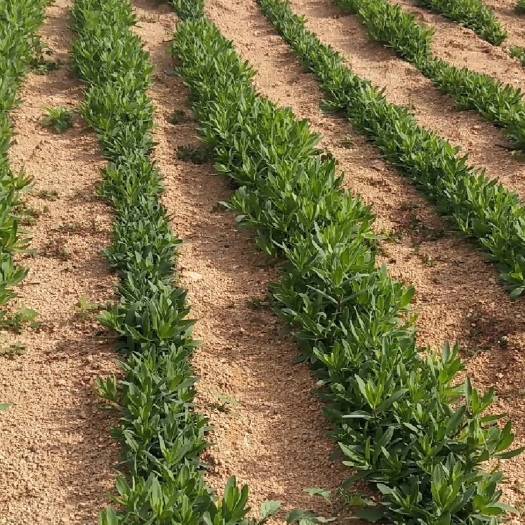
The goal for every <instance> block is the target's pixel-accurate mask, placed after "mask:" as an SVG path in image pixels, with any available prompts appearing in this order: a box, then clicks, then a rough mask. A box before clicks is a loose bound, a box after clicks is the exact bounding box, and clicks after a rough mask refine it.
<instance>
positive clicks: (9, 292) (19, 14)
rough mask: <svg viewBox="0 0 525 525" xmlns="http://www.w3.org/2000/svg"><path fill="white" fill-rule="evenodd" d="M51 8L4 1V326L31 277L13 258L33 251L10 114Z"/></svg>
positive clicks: (0, 75) (0, 235) (0, 162)
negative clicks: (13, 156) (22, 210)
mask: <svg viewBox="0 0 525 525" xmlns="http://www.w3.org/2000/svg"><path fill="white" fill-rule="evenodd" d="M46 3H47V2H46V1H45V0H0V326H2V325H4V324H9V315H8V313H7V311H6V310H5V306H6V305H7V303H8V302H9V301H10V300H11V299H12V298H13V297H14V295H15V294H14V292H13V287H14V286H15V285H17V284H19V283H20V282H21V281H22V280H23V279H24V277H25V276H26V274H27V271H26V270H25V269H24V268H22V267H21V266H20V265H19V264H18V263H17V262H15V261H14V256H15V254H16V253H19V252H22V251H24V250H25V249H26V248H27V246H28V240H27V238H26V237H25V236H24V232H23V231H22V230H21V229H20V218H19V217H18V213H17V208H19V206H20V204H21V200H20V198H21V192H22V190H24V188H27V186H28V185H29V184H30V183H31V179H30V178H29V177H27V176H26V175H24V173H23V172H22V171H20V172H18V173H15V172H13V170H12V169H11V167H10V164H9V155H8V152H9V148H10V146H11V144H12V140H13V135H14V130H13V125H12V122H11V117H10V113H11V111H12V110H13V109H14V108H15V107H16V106H17V105H18V104H19V103H20V100H19V98H18V90H19V88H20V84H21V82H22V80H23V78H24V75H25V73H26V72H27V71H28V69H29V68H30V67H31V64H32V63H33V61H34V58H35V54H36V53H37V51H38V50H39V48H40V46H39V44H40V40H39V38H38V36H37V35H36V31H37V30H38V29H39V27H40V26H41V24H42V22H43V20H44V12H45V5H46Z"/></svg>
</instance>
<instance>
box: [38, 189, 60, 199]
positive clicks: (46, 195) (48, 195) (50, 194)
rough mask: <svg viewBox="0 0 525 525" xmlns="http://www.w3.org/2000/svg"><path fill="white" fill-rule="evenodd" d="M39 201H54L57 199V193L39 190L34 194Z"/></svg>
mask: <svg viewBox="0 0 525 525" xmlns="http://www.w3.org/2000/svg"><path fill="white" fill-rule="evenodd" d="M36 196H37V197H38V198H39V199H44V200H47V201H56V200H57V199H58V192H57V191H56V190H40V191H38V192H37V193H36Z"/></svg>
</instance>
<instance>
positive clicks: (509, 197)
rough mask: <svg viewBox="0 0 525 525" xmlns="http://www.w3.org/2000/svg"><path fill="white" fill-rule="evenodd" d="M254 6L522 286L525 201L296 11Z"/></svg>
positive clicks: (336, 105)
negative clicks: (394, 98)
mask: <svg viewBox="0 0 525 525" xmlns="http://www.w3.org/2000/svg"><path fill="white" fill-rule="evenodd" d="M259 3H260V5H261V7H262V8H263V10H264V12H265V13H266V15H267V16H268V18H269V19H270V21H271V22H272V23H273V24H274V25H275V27H276V28H277V30H278V31H279V32H280V33H281V35H283V37H284V38H285V40H286V41H287V42H289V43H290V44H291V46H292V47H293V49H294V50H295V51H296V52H297V53H298V55H299V56H300V57H301V60H302V61H303V63H304V65H305V66H306V67H307V68H308V69H310V70H311V71H313V72H314V73H315V74H316V76H317V78H318V79H319V81H320V83H321V87H322V89H323V90H324V91H325V93H326V94H327V96H328V101H327V104H329V105H331V106H332V108H333V109H334V110H338V111H343V112H344V113H345V114H346V115H347V117H348V118H349V120H350V121H351V122H352V124H353V126H354V127H355V128H356V129H358V130H361V131H362V132H363V133H364V134H365V135H366V136H367V137H368V139H369V140H370V141H371V142H373V143H374V144H375V145H376V146H377V147H378V148H379V150H380V151H381V153H382V154H383V156H384V157H385V158H386V159H388V160H390V161H391V162H392V163H393V164H394V165H395V166H396V167H397V168H398V169H399V170H400V171H401V172H402V173H403V174H404V175H406V176H407V177H408V178H409V179H410V180H411V181H413V182H414V184H415V185H416V186H417V187H418V188H419V189H421V190H422V191H424V192H425V193H426V195H427V196H428V197H429V198H430V199H431V200H432V201H433V202H434V203H435V204H436V207H437V210H438V211H439V212H440V213H441V214H443V215H444V216H445V217H446V218H447V219H449V220H450V221H451V222H452V223H453V224H455V225H456V227H457V228H458V230H459V231H461V232H463V234H465V235H466V236H468V237H472V238H473V239H475V240H476V241H477V242H478V244H479V245H480V246H481V248H482V249H483V251H484V252H485V253H486V254H487V256H488V257H489V258H490V259H492V260H493V261H495V262H496V263H498V265H499V267H500V276H501V279H502V280H503V282H504V283H505V286H506V288H507V289H509V290H510V291H511V297H513V298H515V297H517V296H519V295H520V294H521V293H523V291H524V290H525V208H524V207H523V206H522V204H521V202H520V200H519V198H518V197H517V195H516V194H515V193H513V192H510V191H508V190H506V189H505V188H504V187H503V186H502V185H501V184H500V183H499V182H498V181H496V180H488V179H487V178H486V176H485V174H484V172H483V170H478V169H474V168H472V167H470V166H469V165H468V158H467V156H466V155H465V156H458V153H459V151H460V149H459V148H455V147H453V146H452V145H451V144H450V143H449V142H447V141H446V140H444V139H442V138H441V137H439V136H438V135H437V134H436V133H433V132H431V131H428V130H426V129H425V128H422V127H420V126H419V125H418V124H417V122H416V120H415V119H414V117H413V116H412V115H411V114H410V113H409V112H408V110H407V109H406V108H404V107H401V106H396V105H394V104H389V103H388V102H387V100H386V99H385V97H384V95H383V93H382V92H381V91H380V90H378V89H376V88H375V87H374V86H372V85H371V84H370V83H369V82H368V81H365V80H362V79H361V78H360V77H358V76H357V75H355V74H354V73H353V72H352V71H351V70H350V69H349V68H348V67H347V66H346V65H345V63H344V60H343V58H342V57H341V56H340V55H339V54H338V53H337V52H336V51H334V50H333V49H332V48H331V47H330V46H327V45H323V44H321V43H320V42H319V40H318V39H317V37H316V36H315V35H314V34H313V33H311V32H310V31H308V30H307V29H306V27H305V25H304V20H303V18H301V17H299V16H297V15H294V14H293V13H291V11H290V8H289V6H288V5H287V4H286V3H285V2H283V1H281V0H259Z"/></svg>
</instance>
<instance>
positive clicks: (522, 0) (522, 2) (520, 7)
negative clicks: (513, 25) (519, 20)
mask: <svg viewBox="0 0 525 525" xmlns="http://www.w3.org/2000/svg"><path fill="white" fill-rule="evenodd" d="M516 11H517V12H518V13H525V0H518V1H517V2H516Z"/></svg>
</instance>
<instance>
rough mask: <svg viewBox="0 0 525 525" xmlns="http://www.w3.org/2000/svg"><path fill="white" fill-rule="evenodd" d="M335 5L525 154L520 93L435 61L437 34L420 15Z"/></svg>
mask: <svg viewBox="0 0 525 525" xmlns="http://www.w3.org/2000/svg"><path fill="white" fill-rule="evenodd" d="M334 1H335V3H336V4H337V5H339V6H340V7H341V8H343V9H345V10H349V11H351V12H354V13H357V14H358V16H359V19H360V20H361V21H362V23H363V24H364V25H365V27H366V28H367V31H368V34H369V35H370V36H371V38H373V39H374V40H377V41H378V42H381V43H383V44H385V45H387V46H388V47H391V48H392V49H394V51H395V52H396V53H397V54H398V55H399V56H400V57H401V58H404V59H406V60H408V61H409V62H411V63H412V64H414V65H415V66H416V67H417V68H418V69H419V70H420V71H421V72H422V73H423V75H425V76H426V77H427V78H429V79H430V80H431V81H432V82H433V83H434V84H435V85H436V87H437V88H438V89H439V90H440V91H442V92H443V93H446V94H447V95H451V96H452V97H453V99H454V101H455V102H456V104H457V105H458V106H459V108H461V109H471V110H474V111H477V112H478V113H479V114H480V115H482V116H483V117H484V118H485V119H487V120H489V121H491V122H494V123H495V124H496V125H497V126H501V127H503V128H505V130H506V132H507V136H508V138H509V140H510V141H511V142H512V143H513V145H514V147H516V148H517V149H522V150H523V149H525V102H524V101H523V98H522V93H521V90H520V89H519V88H515V87H513V86H510V85H504V84H502V83H501V82H499V81H498V80H496V79H494V78H492V77H490V76H489V75H484V74H482V73H476V72H474V71H471V70H469V69H468V68H467V67H463V68H457V67H455V66H453V65H452V64H449V63H448V62H445V61H443V60H437V59H435V58H433V57H432V55H431V40H432V35H433V33H434V30H433V29H432V28H430V27H426V26H425V25H423V24H420V23H418V22H417V21H416V19H415V17H414V15H412V14H411V13H407V12H405V11H404V10H403V9H402V7H400V6H399V5H397V4H391V3H390V2H389V0H334Z"/></svg>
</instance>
